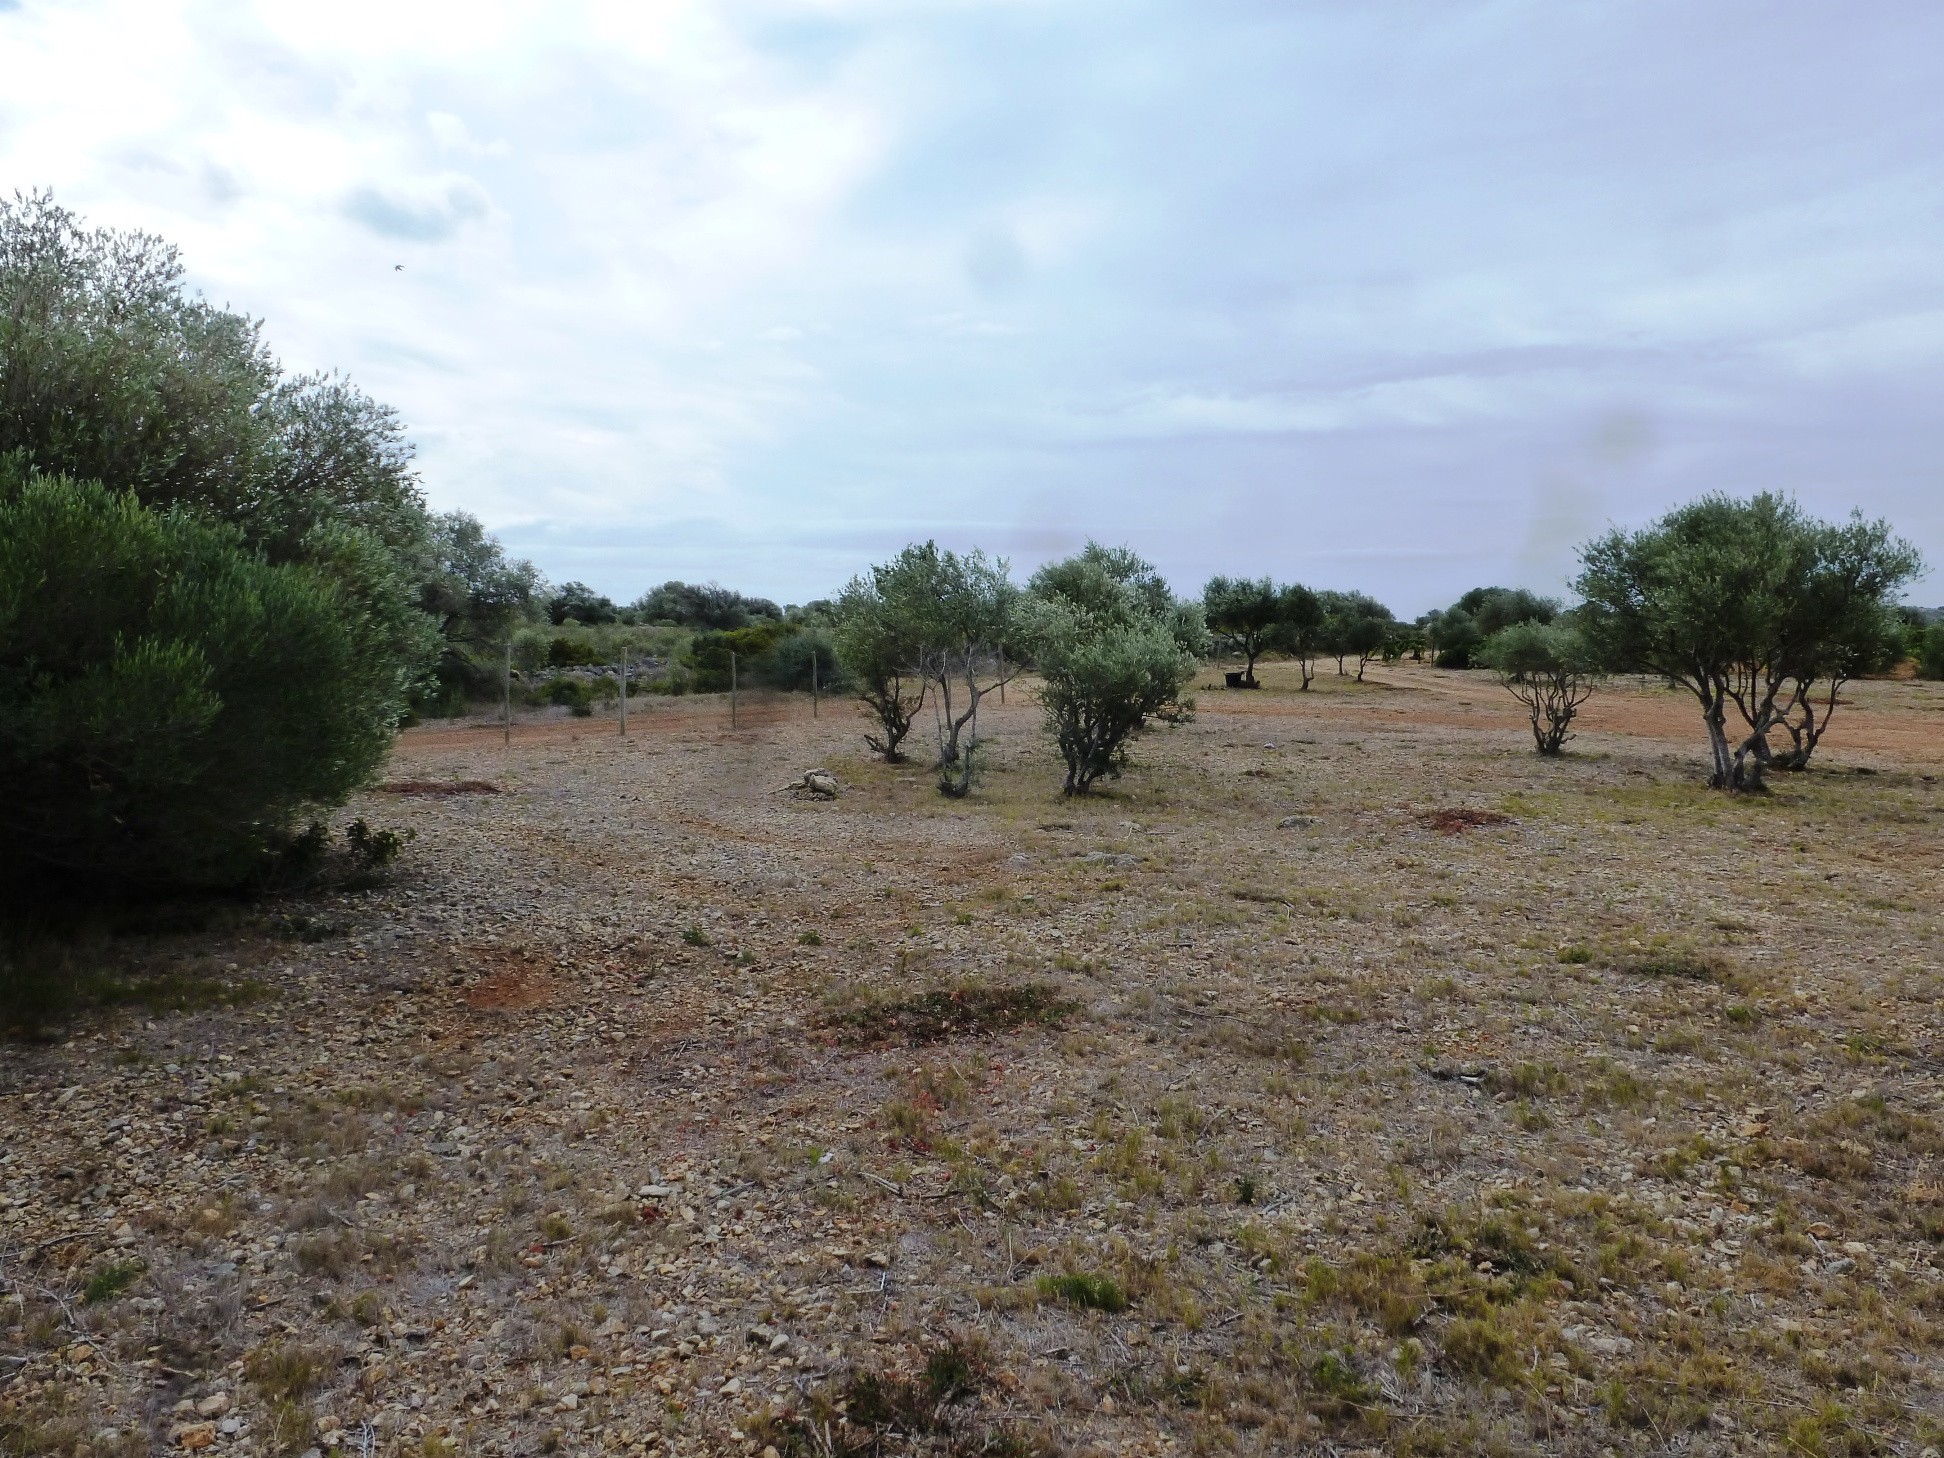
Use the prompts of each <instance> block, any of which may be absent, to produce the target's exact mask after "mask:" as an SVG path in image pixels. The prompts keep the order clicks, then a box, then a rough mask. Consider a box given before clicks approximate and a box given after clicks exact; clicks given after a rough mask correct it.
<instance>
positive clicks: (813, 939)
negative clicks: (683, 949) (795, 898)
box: [682, 931, 824, 947]
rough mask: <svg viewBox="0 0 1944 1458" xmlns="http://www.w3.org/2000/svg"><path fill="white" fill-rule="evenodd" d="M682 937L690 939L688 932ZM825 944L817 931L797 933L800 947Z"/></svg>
mask: <svg viewBox="0 0 1944 1458" xmlns="http://www.w3.org/2000/svg"><path fill="white" fill-rule="evenodd" d="M682 939H683V940H684V941H686V940H687V939H688V933H686V932H684V933H683V934H682ZM705 943H706V939H705ZM823 944H824V940H823V938H822V937H821V936H820V935H818V934H817V933H816V932H813V931H807V932H798V933H797V945H798V946H800V947H821V946H822V945H823Z"/></svg>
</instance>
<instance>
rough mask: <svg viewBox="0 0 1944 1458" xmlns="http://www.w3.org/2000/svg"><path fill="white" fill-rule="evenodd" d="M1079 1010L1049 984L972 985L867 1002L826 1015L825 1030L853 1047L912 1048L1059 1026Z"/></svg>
mask: <svg viewBox="0 0 1944 1458" xmlns="http://www.w3.org/2000/svg"><path fill="white" fill-rule="evenodd" d="M1074 1007H1075V1004H1073V1003H1071V1002H1069V1001H1067V1000H1066V999H1064V998H1062V997H1060V996H1059V995H1058V993H1056V992H1055V991H1054V990H1053V988H1051V987H1049V986H1047V985H1046V984H1044V983H1037V982H1021V983H1014V984H1011V985H1001V986H982V985H980V984H976V983H971V984H966V985H963V986H960V987H956V988H951V989H943V988H941V989H935V990H933V991H930V992H921V993H917V994H914V995H912V996H909V997H902V998H896V997H867V998H865V999H863V1000H861V1001H859V1002H858V1003H856V1004H854V1005H852V1006H850V1007H848V1008H845V1009H842V1010H840V1011H837V1012H833V1013H831V1014H829V1015H827V1016H826V1017H825V1019H824V1026H826V1027H829V1028H833V1029H835V1030H836V1031H837V1032H838V1033H840V1034H841V1035H842V1036H843V1037H845V1039H846V1040H847V1041H850V1042H857V1043H882V1042H888V1041H890V1040H892V1039H893V1038H901V1039H903V1040H904V1041H905V1042H908V1043H936V1042H940V1041H942V1040H944V1039H946V1038H952V1037H967V1036H978V1035H982V1034H990V1033H996V1032H1001V1031H1008V1030H1011V1029H1014V1028H1021V1027H1027V1026H1031V1025H1047V1024H1053V1023H1057V1022H1059V1021H1060V1020H1061V1019H1063V1018H1064V1017H1066V1016H1067V1015H1068V1014H1069V1013H1071V1012H1072V1011H1073V1010H1074Z"/></svg>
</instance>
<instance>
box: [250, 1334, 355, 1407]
mask: <svg viewBox="0 0 1944 1458" xmlns="http://www.w3.org/2000/svg"><path fill="white" fill-rule="evenodd" d="M336 1366H337V1354H336V1353H335V1352H331V1351H326V1350H325V1349H324V1348H322V1347H310V1346H303V1345H300V1344H298V1343H295V1342H271V1343H268V1344H266V1345H264V1346H261V1347H258V1348H257V1349H256V1351H254V1352H252V1353H251V1354H250V1355H249V1357H248V1358H247V1359H246V1360H245V1361H244V1364H243V1375H244V1377H246V1378H247V1379H248V1380H249V1382H250V1384H251V1385H252V1386H254V1387H255V1388H256V1389H257V1390H258V1391H259V1392H261V1393H262V1394H263V1397H264V1400H265V1401H266V1402H271V1403H278V1402H290V1403H298V1402H302V1401H303V1400H304V1399H305V1398H306V1397H308V1396H310V1394H311V1393H312V1392H314V1391H315V1390H316V1389H317V1388H318V1387H319V1386H321V1385H322V1384H323V1381H324V1379H325V1377H327V1376H328V1375H329V1374H330V1372H331V1371H332V1369H333V1368H335V1367H336Z"/></svg>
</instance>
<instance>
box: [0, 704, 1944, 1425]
mask: <svg viewBox="0 0 1944 1458" xmlns="http://www.w3.org/2000/svg"><path fill="white" fill-rule="evenodd" d="M1373 678H1374V679H1376V680H1379V681H1374V682H1372V683H1369V684H1365V685H1357V684H1353V683H1349V682H1346V681H1342V680H1338V679H1337V678H1336V677H1335V676H1334V674H1333V673H1332V674H1326V676H1325V677H1324V678H1322V679H1321V680H1319V682H1318V684H1317V687H1316V690H1315V691H1314V692H1312V693H1310V694H1308V695H1303V694H1299V693H1297V692H1295V691H1294V690H1293V687H1292V685H1291V684H1290V683H1289V682H1287V680H1286V679H1285V677H1284V670H1282V669H1280V668H1278V669H1276V670H1274V671H1273V672H1272V674H1271V687H1270V688H1268V689H1267V690H1265V691H1263V692H1261V693H1257V694H1247V695H1244V694H1236V693H1227V694H1224V693H1222V692H1220V691H1219V690H1218V691H1214V692H1204V693H1203V694H1202V696H1201V697H1202V702H1201V709H1200V713H1199V715H1198V717H1197V718H1196V719H1195V720H1194V721H1193V722H1192V723H1189V724H1186V725H1183V726H1181V727H1179V728H1174V729H1164V730H1160V731H1157V732H1155V733H1153V734H1151V735H1149V736H1148V737H1146V738H1145V739H1144V740H1143V741H1142V742H1141V743H1140V744H1139V746H1138V748H1137V751H1136V763H1135V766H1134V768H1133V769H1132V770H1131V771H1130V773H1129V774H1128V775H1127V777H1126V778H1125V779H1123V780H1121V781H1120V782H1118V783H1117V784H1113V785H1111V786H1110V787H1109V789H1108V792H1107V793H1105V794H1102V795H1100V796H1097V797H1095V798H1094V799H1092V800H1089V801H1080V802H1065V803H1063V802H1061V801H1060V800H1059V798H1058V797H1057V795H1056V794H1055V793H1053V791H1054V790H1055V789H1056V787H1057V783H1058V778H1057V775H1056V773H1055V771H1054V767H1053V764H1052V761H1051V756H1050V753H1049V750H1048V748H1047V746H1046V745H1045V744H1044V742H1043V741H1042V738H1041V736H1040V735H1039V734H1038V732H1037V728H1036V715H1035V713H1034V711H1033V710H1032V709H1031V708H1030V707H1028V706H1026V705H1025V704H1024V703H1023V702H1022V699H1023V697H1024V696H1023V695H1021V694H1020V693H1019V692H1018V691H1017V690H1015V691H1014V693H1013V694H1012V696H1011V697H1012V702H1011V705H1010V706H1009V707H1008V708H1006V709H1004V710H1002V711H998V712H995V713H993V714H992V715H990V716H989V721H988V724H987V728H988V729H989V731H990V732H991V733H992V734H993V736H994V739H993V753H992V757H991V761H990V766H989V769H988V772H987V775H986V778H985V780H984V782H983V784H982V785H981V787H980V789H979V790H978V792H977V793H975V795H974V796H973V797H972V798H971V799H969V800H966V801H960V802H953V801H947V800H944V799H942V798H941V797H940V796H939V795H938V794H937V793H936V791H935V790H934V789H933V787H932V784H931V779H930V776H929V774H928V773H927V772H926V771H924V769H923V768H922V767H916V766H902V767H886V766H882V765H877V764H873V763H870V762H869V761H867V759H866V758H865V757H864V755H863V752H862V746H861V743H860V742H859V740H858V737H857V729H858V725H857V723H856V721H855V720H854V719H853V718H852V717H851V716H850V714H849V713H848V711H847V710H846V709H844V708H843V707H842V706H837V705H832V704H828V703H826V704H825V705H824V706H823V714H822V717H821V718H818V719H815V720H812V719H810V718H809V717H808V715H807V705H805V704H802V703H793V704H787V705H781V706H779V705H776V704H771V705H768V706H756V705H745V706H743V708H742V711H741V715H740V721H739V726H738V728H736V729H735V730H733V731H732V730H730V729H729V728H728V726H727V723H726V714H725V713H724V706H723V705H722V704H720V703H719V702H716V701H692V702H685V703H672V704H671V703H667V702H661V703H656V704H653V705H651V706H637V710H636V712H635V714H634V715H633V717H632V721H631V725H630V728H631V731H632V732H631V734H630V736H629V737H628V738H627V739H625V740H624V739H621V738H619V737H618V736H616V735H615V734H614V733H613V729H614V725H613V723H612V721H611V720H610V721H602V720H594V721H558V722H553V723H549V724H544V725H530V726H522V728H521V729H520V731H519V733H518V735H517V736H516V738H515V740H514V742H513V744H512V747H511V748H510V749H503V748H502V747H501V743H500V736H499V733H498V731H497V730H492V729H488V728H484V727H480V726H472V727H460V728H441V729H437V730H416V731H411V732H408V733H407V734H406V735H405V736H404V738H403V740H402V741H401V743H400V746H399V750H398V755H397V760H396V763H395V765H394V766H393V769H392V771H391V775H392V781H393V783H392V786H391V788H390V789H389V790H387V791H381V792H374V793H372V794H370V795H368V796H366V797H364V798H363V799H362V800H361V801H360V802H359V803H358V804H356V805H354V806H352V807H351V808H350V810H349V811H348V812H347V814H346V817H345V818H346V819H349V818H351V817H352V816H361V817H363V818H365V819H366V820H367V821H368V822H370V823H371V824H372V825H374V826H380V827H395V828H398V829H401V830H403V829H410V830H413V831H415V832H416V833H417V837H416V840H415V841H414V842H413V843H412V844H411V845H410V846H409V847H408V849H407V851H406V853H405V855H404V856H403V858H402V859H401V861H400V863H399V866H398V868H397V870H396V871H395V872H394V873H393V875H392V876H391V877H390V878H389V879H388V880H386V881H385V882H383V883H382V884H379V885H377V886H374V887H371V888H369V889H365V890H361V891H344V892H342V893H341V894H331V895H316V896H312V897H309V898H292V899H289V900H287V901H284V902H279V903H276V904H274V905H271V906H268V907H250V908H236V909H232V910H228V911H223V912H221V913H219V914H216V915H214V916H213V918H212V917H211V916H210V915H208V914H204V915H203V916H202V918H201V919H200V921H199V922H191V924H189V925H188V926H187V929H179V930H174V931H169V930H166V929H161V928H155V927H152V928H150V929H149V930H148V931H146V932H145V933H143V934H141V935H133V934H125V935H122V936H120V937H117V938H115V939H112V940H107V941H103V942H101V943H100V944H98V945H97V946H95V947H93V948H92V949H90V950H89V951H88V952H87V953H86V955H87V956H88V957H92V958H93V959H94V961H95V963H98V964H99V966H100V967H101V968H102V969H105V970H107V971H108V972H110V973H112V974H114V976H113V978H112V979H111V980H110V981H109V982H108V983H105V984H104V986H107V987H109V988H110V989H111V990H112V993H113V996H112V998H110V999H109V1000H107V1001H104V1002H101V1003H100V1004H99V1005H97V1006H95V1007H94V1008H92V1010H89V1011H87V1012H84V1013H80V1014H75V1015H72V1016H70V1017H69V1018H68V1020H67V1021H66V1022H65V1023H64V1024H63V1026H62V1027H61V1028H60V1030H59V1031H58V1033H57V1034H56V1035H54V1036H53V1037H52V1038H51V1039H47V1038H43V1040H42V1041H39V1042H35V1041H31V1040H29V1041H15V1042H12V1043H9V1044H6V1045H4V1046H0V1126H3V1127H4V1130H5V1145H4V1151H3V1152H0V1451H6V1452H11V1453H18V1454H57V1453H58V1454H69V1453H73V1454H80V1453H97V1454H105V1453H115V1454H136V1453H146V1452H155V1451H184V1450H188V1451H196V1450H203V1449H207V1450H208V1451H210V1452H211V1453H213V1454H219V1455H231V1454H253V1455H254V1454H273V1453H292V1454H298V1453H303V1452H306V1451H309V1450H315V1451H317V1452H319V1453H322V1452H326V1451H329V1450H335V1451H336V1452H337V1453H338V1454H357V1455H364V1454H399V1453H415V1454H428V1455H430V1454H445V1453H467V1454H474V1453H477V1454H529V1453H539V1452H561V1453H586V1454H592V1453H663V1454H702V1453H747V1454H750V1455H761V1454H763V1453H764V1452H765V1450H767V1449H774V1450H776V1452H777V1453H778V1454H791V1453H795V1454H806V1455H807V1454H841V1453H853V1454H862V1453H898V1452H907V1451H922V1452H938V1453H946V1452H950V1453H961V1454H972V1453H1014V1454H1026V1453H1042V1452H1043V1453H1067V1454H1074V1455H1081V1454H1104V1453H1128V1454H1138V1453H1165V1452H1190V1451H1193V1452H1214V1453H1226V1452H1236V1453H1308V1452H1314V1453H1348V1452H1357V1451H1373V1452H1399V1453H1472V1452H1503V1453H1528V1452H1543V1453H1558V1454H1578V1453H1588V1454H1594V1453H1605V1452H1609V1451H1610V1452H1615V1453H1646V1452H1664V1451H1665V1452H1688V1453H1699V1452H1721V1453H1779V1452H1790V1453H1802V1454H1811V1455H1816V1454H1838V1453H1858V1454H1861V1453H1873V1454H1874V1453H1898V1454H1911V1455H1916V1454H1918V1453H1920V1452H1929V1453H1931V1454H1933V1455H1934V1454H1935V1453H1936V1452H1937V1450H1938V1447H1939V1445H1940V1444H1941V1443H1944V1423H1941V1422H1940V1414H1944V1345H1941V1344H1940V1343H1941V1341H1944V1276H1941V1275H1940V1271H1939V1262H1940V1259H1941V1258H1944V1085H1941V1084H1940V1079H1939V1075H1940V1071H1941V1069H1944V1037H1941V1036H1940V1025H1939V1018H1940V1015H1939V1004H1938V995H1939V991H1940V986H1941V985H1944V983H1941V979H1940V969H1941V968H1944V941H1941V940H1940V931H1941V930H1944V926H1941V925H1940V913H1939V885H1940V882H1939V869H1940V862H1941V861H1944V848H1941V846H1940V838H1939V835H1940V831H1944V794H1941V793H1940V791H1939V788H1938V786H1937V784H1936V783H1935V780H1934V775H1935V773H1936V772H1937V771H1938V763H1937V761H1938V760H1939V759H1940V758H1944V733H1940V730H1944V694H1940V692H1939V690H1938V689H1937V687H1936V686H1931V685H1918V684H1908V683H1870V684H1863V685H1859V686H1857V687H1856V689H1855V690H1854V691H1853V693H1852V695H1851V697H1852V698H1853V700H1854V702H1853V703H1852V704H1851V705H1850V707H1848V708H1847V709H1845V710H1844V711H1843V715H1844V716H1845V717H1843V718H1839V720H1838V726H1837V728H1836V729H1835V730H1834V731H1833V733H1832V737H1831V740H1830V741H1829V743H1828V744H1827V745H1826V747H1825V750H1824V755H1823V758H1824V761H1825V762H1824V763H1823V764H1821V765H1820V766H1819V767H1818V769H1817V770H1816V771H1815V772H1812V773H1810V774H1807V775H1801V776H1793V777H1789V778H1787V779H1785V780H1784V781H1783V782H1782V783H1780V784H1779V785H1778V787H1777V789H1776V792H1775V793H1774V794H1773V795H1772V796H1769V797H1768V798H1765V799H1759V800H1757V799H1744V800H1729V799H1726V798H1723V797H1720V796H1717V795H1713V794H1710V793H1709V792H1707V791H1706V790H1705V789H1703V788H1701V787H1700V786H1699V783H1698V779H1699V775H1700V771H1701V764H1702V759H1703V742H1702V740H1701V737H1700V734H1699V725H1698V722H1697V721H1696V720H1695V717H1694V711H1693V710H1692V708H1691V706H1690V705H1688V704H1687V703H1686V702H1684V701H1683V700H1681V699H1679V698H1677V697H1674V696H1672V695H1669V694H1667V693H1665V692H1663V691H1660V690H1655V689H1642V688H1638V687H1633V686H1628V687H1623V688H1616V689H1614V690H1612V691H1610V692H1609V693H1607V694H1606V695H1605V696H1604V697H1603V698H1602V699H1600V700H1596V702H1595V704H1594V706H1593V709H1592V716H1591V718H1590V719H1589V728H1588V731H1587V732H1586V733H1584V734H1583V735H1582V736H1581V737H1580V738H1579V739H1578V740H1577V741H1576V742H1575V743H1574V745H1573V746H1572V748H1573V750H1574V751H1575V752H1574V753H1572V754H1570V755H1569V756H1568V757H1566V758H1563V759H1561V760H1558V761H1551V762H1548V761H1542V760H1540V759H1538V758H1537V757H1535V756H1534V755H1533V754H1531V752H1530V748H1529V741H1527V740H1524V739H1523V738H1522V735H1523V730H1522V728H1521V726H1520V723H1519V721H1518V719H1517V718H1516V713H1517V707H1516V705H1513V704H1511V702H1510V700H1509V699H1507V700H1504V701H1503V702H1501V700H1500V698H1499V697H1498V691H1497V690H1495V689H1494V688H1493V687H1492V686H1491V685H1490V683H1489V682H1487V681H1485V680H1483V679H1482V678H1480V677H1477V676H1470V675H1449V674H1438V673H1435V672H1433V671H1430V670H1416V669H1410V668H1400V669H1396V670H1389V671H1373ZM813 765H824V766H827V767H829V768H830V769H832V770H833V771H834V772H835V773H836V775H837V776H838V778H839V780H840V781H841V782H842V785H843V793H842V795H841V797H840V798H839V799H837V800H836V801H834V802H825V801H816V800H809V799H797V798H794V797H792V796H791V795H789V794H787V793H779V792H778V787H779V786H781V785H782V784H783V783H784V782H786V781H787V780H790V779H792V778H794V777H795V776H796V775H798V774H800V773H801V772H802V771H803V770H806V769H808V768H810V767H812V766H813Z"/></svg>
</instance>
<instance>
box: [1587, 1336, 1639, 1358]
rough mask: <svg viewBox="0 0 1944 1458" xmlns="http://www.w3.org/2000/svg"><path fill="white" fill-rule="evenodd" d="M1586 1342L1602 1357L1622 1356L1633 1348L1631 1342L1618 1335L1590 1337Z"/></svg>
mask: <svg viewBox="0 0 1944 1458" xmlns="http://www.w3.org/2000/svg"><path fill="white" fill-rule="evenodd" d="M1586 1344H1587V1345H1588V1346H1589V1347H1591V1348H1592V1349H1593V1350H1594V1351H1596V1352H1598V1353H1599V1354H1600V1355H1601V1356H1603V1357H1624V1356H1626V1355H1627V1353H1629V1352H1631V1351H1632V1350H1633V1343H1632V1342H1630V1341H1628V1340H1627V1339H1626V1338H1625V1337H1619V1336H1596V1337H1590V1338H1588V1339H1587V1343H1586Z"/></svg>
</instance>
